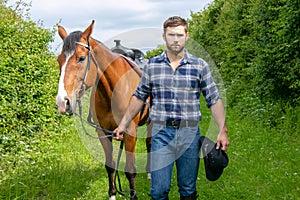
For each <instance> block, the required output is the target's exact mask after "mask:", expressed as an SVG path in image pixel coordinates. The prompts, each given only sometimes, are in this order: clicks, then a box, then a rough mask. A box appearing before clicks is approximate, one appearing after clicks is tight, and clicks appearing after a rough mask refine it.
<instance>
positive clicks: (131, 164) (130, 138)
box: [124, 129, 138, 200]
mask: <svg viewBox="0 0 300 200" xmlns="http://www.w3.org/2000/svg"><path fill="white" fill-rule="evenodd" d="M131 130H132V129H131ZM135 130H136V129H135ZM131 134H133V135H129V134H125V135H124V143H125V152H126V166H125V175H126V178H127V179H128V181H129V187H130V197H131V198H130V199H131V200H137V199H138V198H137V196H136V191H135V176H136V168H135V157H134V152H135V145H136V132H135V133H131Z"/></svg>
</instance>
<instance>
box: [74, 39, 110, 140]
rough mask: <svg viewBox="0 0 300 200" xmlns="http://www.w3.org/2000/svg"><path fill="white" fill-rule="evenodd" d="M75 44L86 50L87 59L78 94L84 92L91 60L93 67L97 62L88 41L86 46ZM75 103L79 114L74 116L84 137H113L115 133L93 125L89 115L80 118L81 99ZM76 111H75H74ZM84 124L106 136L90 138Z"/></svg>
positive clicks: (99, 137) (79, 43) (80, 43)
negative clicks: (78, 120)
mask: <svg viewBox="0 0 300 200" xmlns="http://www.w3.org/2000/svg"><path fill="white" fill-rule="evenodd" d="M75 43H76V44H78V45H81V46H83V47H85V48H86V49H87V50H88V58H87V66H86V69H85V74H84V77H83V79H82V83H81V86H80V89H79V93H83V91H84V86H85V85H86V79H87V75H88V72H89V70H90V68H91V59H92V60H93V62H94V63H95V65H96V66H97V67H98V65H97V62H96V60H95V58H94V56H92V53H91V46H90V42H89V41H88V43H87V44H84V43H82V42H75ZM76 103H77V105H78V110H79V113H76V112H75V115H76V116H78V117H79V118H80V121H81V125H82V127H83V130H84V132H85V134H86V135H88V136H89V137H92V138H97V139H101V138H108V137H113V136H115V133H114V132H113V131H111V130H108V129H105V128H102V127H101V126H100V125H98V124H95V123H94V122H92V117H91V116H90V115H89V117H88V119H87V120H83V118H82V104H81V99H80V98H78V99H77V100H76ZM75 110H76V109H75ZM84 122H85V123H86V124H88V125H90V126H92V127H93V128H95V129H96V130H99V131H103V132H104V133H106V134H107V135H104V136H98V137H94V136H92V135H91V134H89V133H88V131H87V130H86V129H85V127H84Z"/></svg>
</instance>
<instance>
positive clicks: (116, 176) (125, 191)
mask: <svg viewBox="0 0 300 200" xmlns="http://www.w3.org/2000/svg"><path fill="white" fill-rule="evenodd" d="M75 43H76V44H78V45H80V46H83V47H85V48H86V49H87V50H88V60H87V66H86V69H85V74H84V77H83V80H82V83H81V87H80V90H79V93H83V91H84V85H86V83H85V82H86V78H87V74H88V71H89V70H90V65H91V58H92V59H93V62H94V63H95V65H96V66H97V67H98V65H97V62H96V60H95V58H94V57H93V56H92V55H91V46H90V41H88V43H87V44H84V43H82V42H75ZM76 102H77V104H78V109H79V114H78V113H76V112H75V113H74V114H75V115H76V116H78V117H79V118H80V121H81V125H82V128H83V130H84V132H85V134H86V135H88V136H89V137H91V138H95V139H103V138H109V137H114V136H115V132H113V131H111V130H108V129H104V128H102V127H101V126H100V125H98V124H95V123H94V122H92V119H91V118H92V117H91V115H90V114H89V116H88V119H87V120H83V118H82V105H81V100H80V99H77V101H76ZM84 122H85V123H87V124H88V125H90V126H92V127H94V128H95V129H96V130H99V131H103V132H104V133H106V134H108V135H104V136H99V135H98V137H95V136H93V135H91V134H90V133H89V132H88V131H87V130H86V128H85V127H84ZM123 147H124V141H123V140H122V141H121V143H120V149H119V153H118V158H117V162H116V173H115V178H114V181H115V186H116V189H117V192H118V193H119V194H120V195H122V196H125V197H128V198H130V199H131V198H134V197H135V196H136V191H135V190H132V189H130V190H122V186H121V180H120V176H119V170H118V168H119V163H120V159H121V155H122V151H123ZM116 180H118V185H119V189H118V188H117V184H116ZM126 193H130V194H129V195H127V194H126ZM131 193H132V194H131Z"/></svg>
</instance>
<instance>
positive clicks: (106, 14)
mask: <svg viewBox="0 0 300 200" xmlns="http://www.w3.org/2000/svg"><path fill="white" fill-rule="evenodd" d="M16 1H18V0H9V1H8V2H9V4H13V2H16ZM23 1H24V2H31V5H32V7H31V9H30V14H31V19H32V20H33V21H42V22H43V25H44V26H45V27H46V28H53V27H55V25H56V23H58V22H60V21H61V23H60V25H62V26H64V27H65V29H66V30H67V31H68V32H72V31H75V30H81V31H83V30H84V29H85V28H86V27H87V26H88V25H89V24H90V23H91V21H92V20H93V19H94V20H95V26H94V33H93V37H94V38H96V39H98V40H100V41H106V40H107V39H109V38H111V37H113V36H116V35H118V34H121V33H124V32H125V33H126V32H128V31H133V30H138V29H143V28H158V29H160V28H161V27H162V23H163V21H164V20H165V19H167V18H168V17H170V16H173V15H179V16H181V17H183V18H189V17H190V12H191V11H193V12H198V11H201V10H203V8H204V7H205V5H207V4H208V3H210V2H212V0H197V1H196V0H184V1H183V0H122V1H120V0H84V1H82V0H81V1H78V0H51V1H49V0H23ZM129 39H130V38H127V40H129ZM131 39H132V40H134V39H135V38H131ZM60 43H61V40H60V38H58V36H56V38H55V42H54V44H53V46H54V49H55V48H56V47H57V46H58V45H59V44H60Z"/></svg>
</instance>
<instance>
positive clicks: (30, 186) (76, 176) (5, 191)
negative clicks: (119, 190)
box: [0, 162, 108, 199]
mask: <svg viewBox="0 0 300 200" xmlns="http://www.w3.org/2000/svg"><path fill="white" fill-rule="evenodd" d="M65 164H66V165H65ZM95 184H99V186H100V187H99V186H97V188H98V189H97V191H98V193H100V194H103V198H104V197H107V191H108V183H107V175H106V171H105V168H104V166H101V164H99V167H91V166H88V165H87V164H85V163H77V164H76V165H73V166H69V163H62V162H56V163H55V164H53V163H52V164H51V163H49V165H47V166H45V167H42V168H41V167H38V166H37V167H32V168H28V169H26V170H24V169H18V170H17V171H16V172H15V173H14V174H12V175H10V177H9V178H6V179H5V180H2V182H1V195H0V199H78V198H81V197H82V196H85V193H87V192H88V190H90V189H91V188H92V187H93V186H94V185H95Z"/></svg>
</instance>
